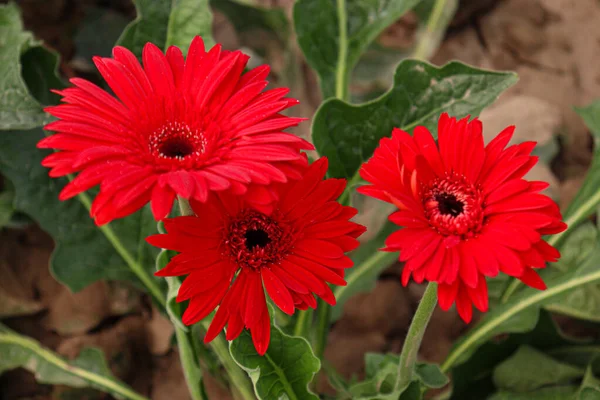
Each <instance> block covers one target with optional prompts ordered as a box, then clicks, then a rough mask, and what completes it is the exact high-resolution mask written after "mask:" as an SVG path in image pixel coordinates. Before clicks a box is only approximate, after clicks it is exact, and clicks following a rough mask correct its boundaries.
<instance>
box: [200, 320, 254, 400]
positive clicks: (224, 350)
mask: <svg viewBox="0 0 600 400" xmlns="http://www.w3.org/2000/svg"><path fill="white" fill-rule="evenodd" d="M201 324H202V327H203V328H204V329H205V330H208V327H209V326H210V321H209V320H207V319H204V320H203V321H202V322H201ZM210 346H211V347H212V349H213V350H214V352H215V354H216V355H217V357H218V358H219V360H220V361H221V364H223V368H225V371H226V372H227V375H228V376H229V383H230V385H231V389H232V390H233V392H234V397H236V398H239V399H243V400H255V399H256V397H255V396H254V391H253V390H252V387H250V384H249V382H248V378H247V377H246V373H245V372H244V371H242V369H241V368H240V367H239V366H238V365H237V364H236V362H235V361H234V360H233V358H232V357H231V354H230V353H229V346H228V344H227V340H225V338H224V337H223V334H222V333H221V334H219V336H217V337H216V338H214V340H213V341H212V342H210Z"/></svg>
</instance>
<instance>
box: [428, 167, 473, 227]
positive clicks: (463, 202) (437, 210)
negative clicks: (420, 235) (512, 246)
mask: <svg viewBox="0 0 600 400" xmlns="http://www.w3.org/2000/svg"><path fill="white" fill-rule="evenodd" d="M421 195H422V201H423V208H424V211H425V216H426V217H427V219H428V220H429V223H430V225H431V226H432V227H433V228H435V229H436V230H437V231H438V232H439V233H440V234H442V235H447V236H461V237H462V238H465V239H466V238H469V237H473V236H475V235H477V234H478V233H479V231H480V230H481V228H482V226H483V195H482V194H481V190H480V189H479V188H478V186H476V185H474V184H473V183H471V182H469V181H467V180H466V178H465V177H464V176H459V175H457V174H455V173H447V174H446V176H445V177H443V178H437V179H435V180H433V181H431V182H429V183H428V184H427V185H425V186H422V188H421Z"/></svg>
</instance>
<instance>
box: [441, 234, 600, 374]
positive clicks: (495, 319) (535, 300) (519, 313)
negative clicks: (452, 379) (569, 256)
mask: <svg viewBox="0 0 600 400" xmlns="http://www.w3.org/2000/svg"><path fill="white" fill-rule="evenodd" d="M599 259H600V246H599V244H598V243H597V242H596V243H595V246H594V249H593V251H592V252H591V253H590V255H589V256H588V258H587V259H586V260H585V262H584V263H583V264H582V265H581V266H579V267H578V268H574V269H571V270H570V271H568V272H566V273H564V274H559V275H558V276H554V277H551V278H549V279H547V280H546V283H547V286H548V288H547V289H546V290H544V291H538V290H536V289H532V288H529V287H528V288H525V289H523V290H521V291H520V292H518V293H517V294H515V295H514V296H513V297H511V299H510V301H509V302H507V303H505V304H502V305H499V306H497V307H496V308H495V309H494V310H492V311H491V312H489V313H487V314H486V315H485V316H484V317H483V318H482V319H481V321H480V322H479V323H478V324H477V325H476V326H475V327H473V328H472V329H471V330H470V331H469V333H468V334H467V335H465V336H464V337H463V338H461V339H460V340H459V341H458V342H457V343H456V344H455V346H454V348H453V349H452V351H451V352H450V354H449V355H448V358H447V359H446V360H445V361H444V363H443V364H442V370H443V371H448V370H449V369H450V368H452V367H454V366H456V365H458V364H460V363H461V362H464V361H466V360H467V359H468V358H469V357H470V356H471V355H472V354H473V352H474V351H475V350H476V349H477V348H478V347H479V346H481V345H482V344H483V343H485V342H486V341H487V340H488V339H490V338H492V337H494V336H495V335H498V334H500V333H512V332H527V331H529V330H531V329H533V327H534V326H535V324H536V321H537V319H538V317H539V309H540V307H543V306H545V305H547V304H553V303H556V302H560V301H562V300H563V299H564V298H565V296H568V295H569V293H570V292H572V291H573V290H577V289H578V288H580V287H583V286H586V285H590V284H595V283H598V282H600V269H599V268H598V260H599ZM548 275H555V274H554V273H553V271H551V270H550V271H544V274H543V276H548Z"/></svg>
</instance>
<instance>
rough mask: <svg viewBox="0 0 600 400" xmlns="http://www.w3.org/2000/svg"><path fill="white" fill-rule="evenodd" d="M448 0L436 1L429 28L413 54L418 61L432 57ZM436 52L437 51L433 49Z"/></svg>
mask: <svg viewBox="0 0 600 400" xmlns="http://www.w3.org/2000/svg"><path fill="white" fill-rule="evenodd" d="M446 1H447V0H436V1H435V3H434V5H433V9H432V11H431V14H429V19H428V20H427V27H426V28H425V32H424V33H423V35H422V37H421V38H420V39H419V42H418V43H417V48H416V49H415V52H414V53H413V57H414V58H416V59H423V60H424V59H427V58H429V57H430V56H431V50H432V47H435V43H432V42H433V41H435V39H434V37H435V32H436V30H438V29H439V28H440V27H439V24H440V19H441V18H442V15H444V9H445V8H446ZM433 50H435V49H433Z"/></svg>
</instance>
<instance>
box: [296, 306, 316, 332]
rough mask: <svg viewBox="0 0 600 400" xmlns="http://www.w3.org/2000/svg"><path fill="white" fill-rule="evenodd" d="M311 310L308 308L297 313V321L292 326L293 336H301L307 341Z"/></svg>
mask: <svg viewBox="0 0 600 400" xmlns="http://www.w3.org/2000/svg"><path fill="white" fill-rule="evenodd" d="M312 317H313V309H312V308H309V309H306V310H304V311H300V312H299V313H298V319H297V320H296V325H295V326H294V336H302V337H304V338H306V339H308V334H309V332H310V327H311V325H312V319H313V318H312Z"/></svg>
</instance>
